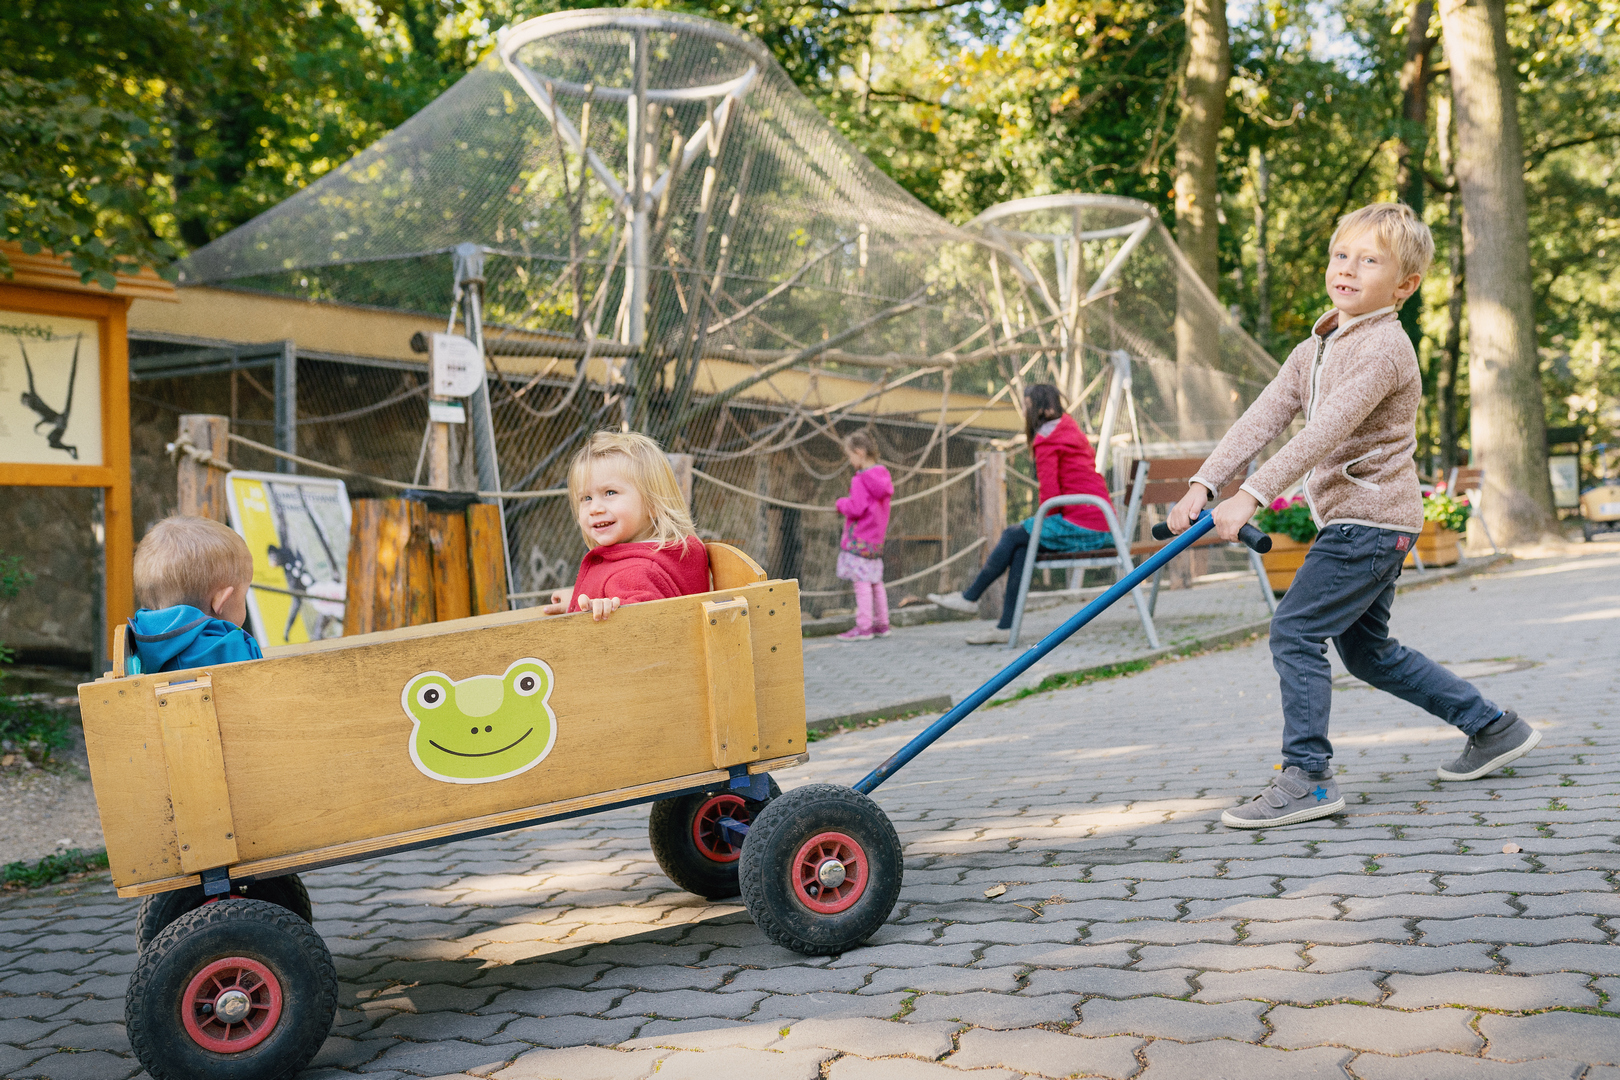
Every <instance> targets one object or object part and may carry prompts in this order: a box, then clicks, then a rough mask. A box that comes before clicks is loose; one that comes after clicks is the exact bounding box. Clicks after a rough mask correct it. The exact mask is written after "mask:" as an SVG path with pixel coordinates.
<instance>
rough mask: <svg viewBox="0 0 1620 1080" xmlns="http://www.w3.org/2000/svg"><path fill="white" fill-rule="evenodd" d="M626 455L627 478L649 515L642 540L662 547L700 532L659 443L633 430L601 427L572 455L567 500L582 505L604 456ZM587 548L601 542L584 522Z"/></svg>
mask: <svg viewBox="0 0 1620 1080" xmlns="http://www.w3.org/2000/svg"><path fill="white" fill-rule="evenodd" d="M612 457H619V458H623V459H624V461H623V465H624V468H625V472H626V473H627V479H628V480H629V481H630V483H631V484H633V485H634V486H635V489H636V491H637V492H638V493H639V494H640V495H641V499H642V503H643V504H644V506H645V508H646V510H647V514H648V519H649V520H648V523H647V531H646V532H645V533H644V535H642V536H640V537H638V538H637V539H640V540H647V541H656V542H657V544H658V549H659V550H660V551H662V550H663V549H664V548H668V547H676V546H678V545H680V544H682V543H684V542H685V541H686V540H687V539H688V538H690V537H693V536H696V535H697V526H695V525H693V524H692V514H691V512H690V511H689V510H687V508H686V499H685V498H684V497H683V496H682V495H681V486H680V484H679V483H677V482H676V480H675V470H674V469H671V468H670V467H669V458H668V457H667V456H666V455H665V454H664V451H663V448H662V447H660V446H659V445H658V443H657V442H655V441H653V440H652V439H650V438H648V437H647V436H645V435H641V434H638V433H636V432H633V431H598V432H597V433H596V434H594V435H592V436H591V437H590V440H589V441H588V442H586V444H585V445H584V446H583V447H582V448H580V450H579V452H578V453H576V454H575V455H574V460H573V461H572V462H571V463H570V464H569V466H568V502H569V505H570V506H574V507H578V506H579V501H580V496H581V494H582V493H583V491H584V489H585V486H586V485H587V484H588V483H589V482H590V474H591V468H592V467H593V466H594V465H597V464H599V463H602V462H603V460H604V459H606V458H612ZM580 532H581V534H583V535H584V537H585V543H586V545H587V546H588V547H593V548H594V547H596V546H597V541H596V538H595V537H593V536H592V535H591V533H590V530H589V529H587V528H586V527H585V525H583V524H581V525H580Z"/></svg>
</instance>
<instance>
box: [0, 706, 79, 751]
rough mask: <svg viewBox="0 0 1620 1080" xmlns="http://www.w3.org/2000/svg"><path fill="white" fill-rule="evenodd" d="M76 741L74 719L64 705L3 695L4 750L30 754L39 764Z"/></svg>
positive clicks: (0, 733)
mask: <svg viewBox="0 0 1620 1080" xmlns="http://www.w3.org/2000/svg"><path fill="white" fill-rule="evenodd" d="M72 745H73V721H72V720H71V719H70V718H69V717H68V714H67V713H66V712H64V711H62V710H60V709H49V708H46V707H45V706H43V705H39V704H37V703H35V702H32V701H29V700H27V699H26V698H6V697H0V754H3V755H15V757H13V760H12V761H11V762H7V764H15V758H16V757H26V758H27V759H28V760H29V761H31V762H33V763H34V764H35V765H43V764H44V763H45V761H46V760H47V759H48V758H50V757H51V756H52V755H53V754H55V753H56V752H58V751H61V750H66V749H67V748H68V747H70V746H72Z"/></svg>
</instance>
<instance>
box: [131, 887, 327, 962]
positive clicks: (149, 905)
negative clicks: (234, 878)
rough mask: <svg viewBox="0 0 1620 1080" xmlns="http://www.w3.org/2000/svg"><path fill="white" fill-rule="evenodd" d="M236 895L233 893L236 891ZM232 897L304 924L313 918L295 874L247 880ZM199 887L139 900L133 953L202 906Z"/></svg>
mask: <svg viewBox="0 0 1620 1080" xmlns="http://www.w3.org/2000/svg"><path fill="white" fill-rule="evenodd" d="M238 889H239V890H240V892H237V890H238ZM232 892H233V895H240V896H244V897H246V898H247V899H249V900H264V901H266V902H268V903H271V904H275V905H276V906H277V907H284V908H286V909H287V910H288V911H290V912H292V913H293V914H294V915H297V916H298V917H299V918H300V919H303V920H304V921H305V922H307V923H312V922H314V921H315V915H314V912H313V910H312V909H311V907H310V903H309V890H308V889H306V888H304V883H303V882H302V881H300V880H299V879H298V875H297V874H283V875H282V876H281V877H273V878H263V879H261V880H256V881H249V882H246V883H244V884H242V885H240V886H233V887H232ZM204 899H206V897H204V896H203V891H202V886H201V885H193V886H191V887H190V888H188V889H175V890H174V891H172V892H165V893H154V894H153V895H151V896H148V897H147V898H146V899H145V900H142V901H141V912H140V914H139V915H137V916H136V918H135V947H136V949H137V950H140V949H145V948H146V947H147V946H148V945H150V944H151V943H152V940H153V939H154V938H156V937H157V936H158V935H159V934H161V933H163V931H164V928H165V927H167V926H168V925H169V924H170V923H172V922H174V920H176V919H178V918H179V917H180V916H182V915H184V914H185V913H186V912H188V911H196V910H197V909H198V908H200V907H202V906H203V900H204Z"/></svg>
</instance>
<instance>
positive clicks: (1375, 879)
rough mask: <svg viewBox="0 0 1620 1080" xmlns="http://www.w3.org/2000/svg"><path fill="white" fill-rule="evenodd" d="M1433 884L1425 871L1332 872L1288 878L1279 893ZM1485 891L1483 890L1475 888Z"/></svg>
mask: <svg viewBox="0 0 1620 1080" xmlns="http://www.w3.org/2000/svg"><path fill="white" fill-rule="evenodd" d="M1435 891H1437V890H1436V887H1435V884H1434V881H1433V880H1432V879H1431V878H1430V877H1429V876H1428V875H1426V874H1394V875H1390V876H1387V877H1386V876H1381V875H1375V874H1333V875H1329V876H1327V877H1322V878H1311V879H1300V878H1288V879H1285V880H1284V881H1283V883H1282V895H1283V896H1286V897H1295V896H1323V895H1329V894H1332V895H1338V896H1389V895H1391V894H1392V893H1432V892H1435ZM1477 891H1487V890H1477Z"/></svg>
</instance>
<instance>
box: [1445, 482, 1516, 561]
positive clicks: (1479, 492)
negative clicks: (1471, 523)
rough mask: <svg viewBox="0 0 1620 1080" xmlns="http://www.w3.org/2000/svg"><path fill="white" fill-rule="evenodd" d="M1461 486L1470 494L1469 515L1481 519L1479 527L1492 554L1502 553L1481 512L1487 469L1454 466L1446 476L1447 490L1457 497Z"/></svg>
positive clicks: (1453, 496)
mask: <svg viewBox="0 0 1620 1080" xmlns="http://www.w3.org/2000/svg"><path fill="white" fill-rule="evenodd" d="M1459 488H1460V489H1461V490H1462V491H1463V492H1465V493H1466V494H1467V495H1468V516H1469V517H1471V518H1477V519H1478V520H1479V527H1480V528H1481V529H1483V530H1484V532H1485V539H1486V540H1488V541H1489V542H1490V545H1491V552H1492V554H1495V555H1500V554H1501V553H1502V549H1501V548H1499V547H1497V546H1496V541H1495V539H1493V538H1492V537H1491V529H1490V526H1488V525H1486V524H1485V515H1484V514H1483V513H1481V512H1480V503H1481V502H1482V501H1483V500H1484V498H1485V470H1484V469H1483V468H1480V467H1478V466H1474V465H1456V466H1453V467H1452V470H1451V475H1450V476H1449V477H1447V478H1446V491H1447V493H1449V494H1450V495H1451V497H1452V498H1454V499H1455V498H1456V497H1457V491H1458V489H1459Z"/></svg>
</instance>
